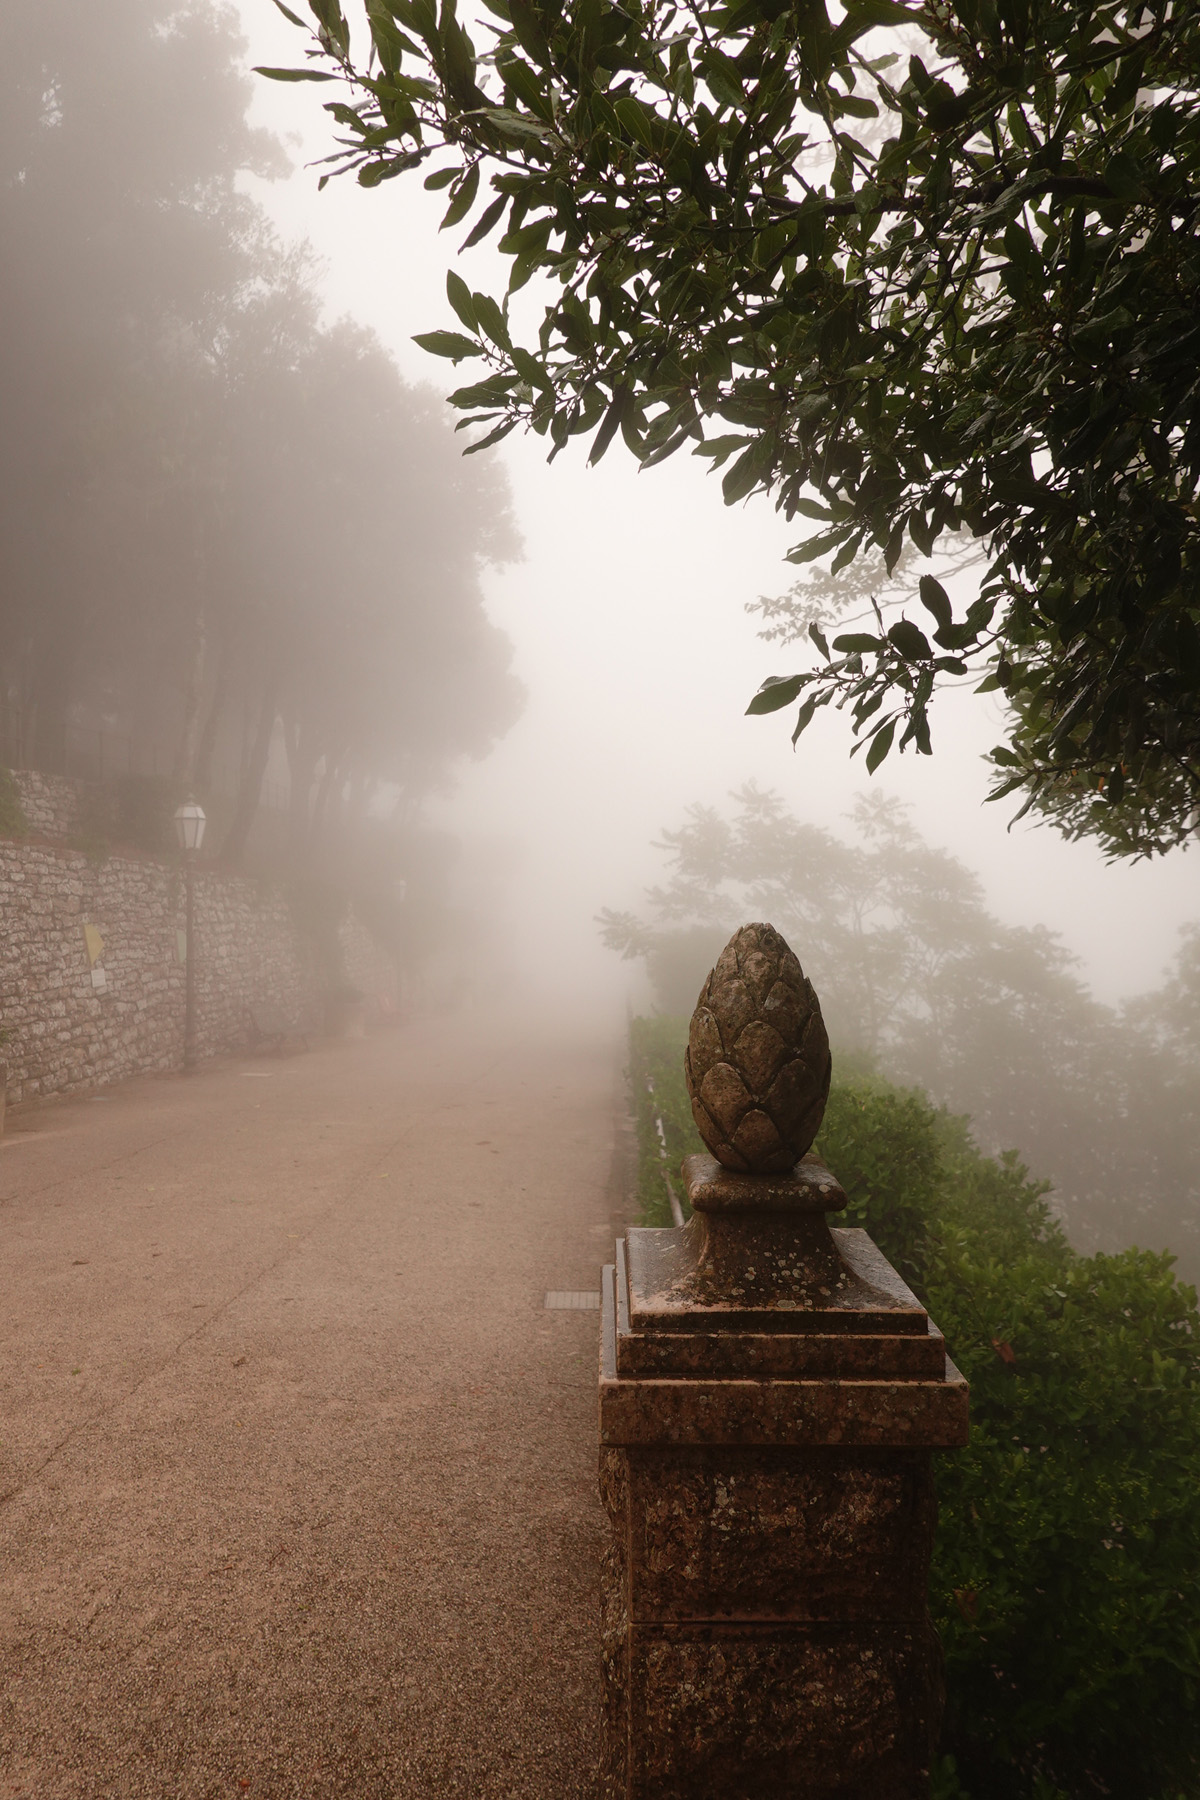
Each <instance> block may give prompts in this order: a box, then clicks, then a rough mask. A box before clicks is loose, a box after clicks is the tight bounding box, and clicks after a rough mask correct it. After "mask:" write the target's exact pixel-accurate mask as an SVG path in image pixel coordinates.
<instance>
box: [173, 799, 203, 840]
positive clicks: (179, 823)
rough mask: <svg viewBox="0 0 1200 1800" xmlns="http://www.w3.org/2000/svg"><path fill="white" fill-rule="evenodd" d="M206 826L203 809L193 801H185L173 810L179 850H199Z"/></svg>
mask: <svg viewBox="0 0 1200 1800" xmlns="http://www.w3.org/2000/svg"><path fill="white" fill-rule="evenodd" d="M207 824H208V819H207V818H206V816H205V812H204V808H203V807H202V806H200V805H198V804H197V802H196V801H195V800H185V801H184V803H183V805H182V806H177V807H176V808H175V837H176V839H177V841H178V843H179V848H180V849H181V850H199V848H200V846H201V844H202V843H203V842H204V827H205V826H206V825H207Z"/></svg>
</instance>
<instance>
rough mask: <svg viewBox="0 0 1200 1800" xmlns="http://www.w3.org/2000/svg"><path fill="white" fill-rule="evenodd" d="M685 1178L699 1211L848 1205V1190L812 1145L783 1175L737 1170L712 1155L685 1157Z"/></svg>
mask: <svg viewBox="0 0 1200 1800" xmlns="http://www.w3.org/2000/svg"><path fill="white" fill-rule="evenodd" d="M683 1179H684V1181H685V1182H686V1184H687V1196H688V1199H689V1201H690V1202H691V1204H692V1208H693V1210H694V1211H696V1212H702V1213H725V1214H727V1215H728V1214H731V1213H732V1214H738V1213H827V1212H840V1211H841V1209H842V1207H843V1206H845V1204H846V1190H845V1189H844V1188H843V1187H842V1185H841V1183H840V1182H839V1181H838V1180H837V1178H836V1176H835V1175H834V1174H833V1173H832V1172H831V1171H830V1170H829V1169H827V1168H826V1167H825V1164H824V1163H823V1162H822V1161H821V1159H820V1157H818V1156H814V1155H813V1153H812V1151H811V1150H810V1151H809V1153H808V1155H807V1156H802V1157H801V1159H800V1161H799V1162H798V1163H797V1164H796V1165H795V1167H794V1168H792V1169H789V1170H788V1171H787V1172H786V1174H782V1175H739V1174H738V1173H737V1172H736V1171H735V1170H733V1169H726V1168H724V1167H723V1166H722V1165H721V1164H720V1163H719V1162H718V1161H717V1159H716V1157H715V1156H707V1155H703V1154H701V1155H698V1156H685V1157H684V1159H683Z"/></svg>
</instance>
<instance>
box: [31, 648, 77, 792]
mask: <svg viewBox="0 0 1200 1800" xmlns="http://www.w3.org/2000/svg"><path fill="white" fill-rule="evenodd" d="M66 639H67V633H66V632H65V631H64V632H63V633H62V639H61V640H60V639H58V637H57V636H56V635H55V634H53V633H52V634H51V637H50V642H49V643H48V644H45V645H44V646H43V647H42V653H41V655H40V657H39V658H38V663H37V668H36V672H35V674H34V678H33V684H32V685H33V742H32V750H33V766H34V768H36V769H45V770H46V772H47V773H48V774H51V775H65V774H66V773H67V709H68V704H69V700H70V690H71V679H70V670H71V663H72V660H73V659H72V657H71V654H70V651H69V649H68V646H67V642H66Z"/></svg>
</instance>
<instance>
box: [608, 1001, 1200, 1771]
mask: <svg viewBox="0 0 1200 1800" xmlns="http://www.w3.org/2000/svg"><path fill="white" fill-rule="evenodd" d="M686 1035H687V1022H686V1020H683V1019H672V1018H654V1019H635V1020H634V1021H633V1025H632V1029H631V1058H630V1065H631V1078H632V1082H633V1088H634V1095H635V1107H636V1112H637V1120H638V1143H639V1197H640V1200H641V1204H642V1208H643V1215H644V1218H645V1221H646V1222H647V1223H649V1224H669V1223H670V1215H669V1212H668V1211H667V1204H666V1193H665V1188H664V1186H663V1180H662V1171H663V1166H664V1159H663V1158H662V1156H661V1154H660V1149H659V1143H658V1138H657V1132H656V1130H655V1126H654V1114H655V1109H656V1106H657V1109H658V1111H659V1114H660V1116H661V1118H662V1120H663V1125H664V1135H665V1137H666V1140H667V1159H668V1160H667V1164H666V1166H667V1167H669V1168H671V1169H672V1170H674V1169H677V1168H678V1163H679V1159H680V1157H681V1156H683V1155H686V1154H687V1153H688V1152H689V1151H691V1150H694V1149H696V1148H698V1147H699V1143H698V1139H697V1138H696V1135H695V1130H694V1127H693V1126H692V1122H691V1115H690V1109H689V1107H688V1103H687V1095H686V1092H685V1090H684V1084H683V1047H684V1044H685V1043H686ZM647 1077H649V1078H650V1079H651V1080H652V1081H653V1083H654V1089H655V1094H654V1097H653V1099H651V1097H650V1095H649V1094H648V1093H647V1092H646V1091H645V1089H646V1079H647ZM817 1148H818V1149H819V1151H820V1152H821V1154H822V1155H823V1156H824V1158H825V1160H826V1161H827V1162H828V1163H829V1164H830V1166H831V1168H832V1169H833V1170H834V1172H835V1173H836V1174H837V1176H838V1177H839V1179H840V1180H841V1182H842V1184H843V1186H844V1187H845V1188H846V1190H847V1193H848V1195H849V1197H850V1200H849V1206H848V1208H847V1210H846V1212H845V1213H843V1214H842V1215H840V1221H841V1222H843V1223H846V1224H850V1223H853V1224H856V1225H862V1226H864V1227H865V1228H866V1229H867V1230H868V1231H870V1233H871V1234H872V1236H873V1237H874V1238H875V1239H876V1241H877V1242H878V1243H879V1244H880V1245H881V1247H882V1248H883V1249H884V1250H885V1251H886V1253H887V1255H888V1256H889V1257H890V1258H891V1259H892V1261H893V1262H894V1263H895V1264H896V1265H897V1267H898V1268H900V1270H901V1271H902V1272H903V1274H904V1275H905V1278H906V1279H907V1280H908V1281H909V1282H910V1283H911V1285H912V1286H913V1287H914V1288H915V1289H916V1291H917V1292H918V1293H919V1294H920V1295H921V1297H922V1299H923V1300H924V1301H925V1302H926V1303H927V1304H928V1306H929V1309H930V1312H931V1313H932V1315H933V1317H934V1318H935V1319H936V1320H937V1322H938V1324H939V1326H940V1327H941V1329H942V1330H943V1331H944V1332H945V1334H946V1338H947V1341H948V1344H949V1347H950V1352H951V1355H952V1356H953V1357H954V1360H955V1361H956V1362H957V1363H958V1364H959V1366H960V1368H962V1370H963V1372H964V1374H965V1375H966V1376H967V1377H968V1379H969V1380H970V1382H971V1441H970V1444H969V1445H968V1446H967V1448H966V1449H965V1450H961V1451H953V1452H946V1453H943V1454H941V1455H939V1456H938V1458H937V1459H936V1461H937V1470H938V1499H939V1527H938V1536H937V1547H936V1551H935V1555H934V1565H933V1573H932V1582H931V1592H930V1600H931V1606H932V1610H933V1615H934V1619H935V1622H936V1624H937V1627H938V1630H939V1632H940V1634H941V1639H942V1645H943V1649H944V1651H945V1657H946V1681H947V1695H948V1703H947V1710H946V1728H945V1739H944V1744H943V1754H942V1761H941V1765H940V1768H939V1772H938V1777H937V1781H936V1783H935V1790H934V1791H935V1800H1061V1797H1063V1796H1066V1797H1068V1800H1091V1797H1093V1796H1097V1797H1099V1796H1104V1795H1114V1796H1121V1800H1194V1797H1195V1796H1197V1795H1200V1316H1198V1315H1197V1311H1196V1295H1195V1291H1194V1289H1192V1288H1190V1287H1186V1286H1184V1285H1183V1284H1182V1283H1180V1282H1178V1281H1177V1280H1176V1279H1175V1278H1174V1276H1173V1274H1172V1271H1171V1258H1170V1257H1169V1256H1164V1255H1158V1254H1151V1253H1148V1252H1145V1251H1140V1250H1137V1249H1130V1250H1126V1251H1123V1252H1122V1253H1121V1254H1119V1255H1115V1256H1093V1257H1083V1256H1079V1255H1077V1254H1076V1253H1075V1252H1074V1251H1073V1250H1072V1249H1071V1248H1070V1246H1069V1245H1068V1243H1067V1242H1066V1239H1065V1238H1064V1236H1063V1234H1062V1232H1061V1230H1060V1229H1059V1227H1058V1225H1057V1224H1056V1222H1055V1220H1054V1218H1053V1216H1052V1215H1051V1213H1050V1210H1049V1208H1048V1206H1047V1203H1046V1198H1045V1195H1046V1187H1045V1184H1043V1183H1040V1182H1037V1181H1033V1180H1031V1179H1030V1178H1029V1175H1028V1173H1027V1171H1026V1170H1025V1169H1024V1168H1023V1167H1022V1166H1021V1164H1020V1163H1019V1162H1018V1161H1017V1159H1016V1157H1015V1156H1012V1155H1007V1156H1002V1157H1000V1158H998V1159H995V1158H990V1157H986V1156H983V1155H981V1153H980V1152H979V1150H978V1149H977V1148H976V1147H975V1145H974V1144H973V1142H972V1140H971V1136H970V1132H969V1129H968V1124H967V1121H965V1120H962V1119H955V1118H951V1117H948V1116H947V1115H946V1114H944V1113H941V1112H939V1111H937V1110H936V1109H935V1108H934V1107H932V1106H931V1105H930V1104H929V1102H928V1101H927V1100H926V1099H925V1097H924V1096H923V1095H922V1094H920V1093H917V1092H913V1091H905V1090H902V1089H898V1088H895V1087H892V1086H890V1085H889V1084H888V1083H886V1082H884V1081H882V1080H880V1079H878V1078H877V1077H875V1076H873V1075H872V1074H871V1073H870V1072H869V1071H866V1070H864V1069H861V1068H855V1069H846V1068H845V1067H844V1066H843V1067H837V1066H835V1072H834V1085H833V1089H832V1092H831V1094H830V1100H829V1107H828V1109H827V1112H826V1116H825V1121H824V1124H823V1125H822V1129H821V1135H820V1139H819V1140H818V1145H817Z"/></svg>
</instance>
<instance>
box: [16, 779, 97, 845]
mask: <svg viewBox="0 0 1200 1800" xmlns="http://www.w3.org/2000/svg"><path fill="white" fill-rule="evenodd" d="M10 774H11V775H12V779H13V785H14V786H15V787H16V790H17V794H18V796H19V798H20V801H21V811H22V812H23V813H24V814H25V822H26V824H27V825H28V826H29V829H30V831H31V832H32V834H33V835H34V837H39V838H50V839H51V840H52V841H53V842H55V843H60V844H61V843H65V842H66V840H67V839H68V838H69V837H73V836H74V835H75V832H76V830H77V829H78V825H79V820H80V815H81V813H82V810H83V807H84V801H85V783H83V782H81V781H72V780H71V779H69V778H68V777H67V776H66V775H43V774H42V772H41V770H40V769H12V770H10Z"/></svg>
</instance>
